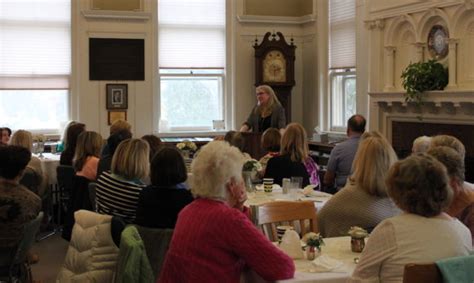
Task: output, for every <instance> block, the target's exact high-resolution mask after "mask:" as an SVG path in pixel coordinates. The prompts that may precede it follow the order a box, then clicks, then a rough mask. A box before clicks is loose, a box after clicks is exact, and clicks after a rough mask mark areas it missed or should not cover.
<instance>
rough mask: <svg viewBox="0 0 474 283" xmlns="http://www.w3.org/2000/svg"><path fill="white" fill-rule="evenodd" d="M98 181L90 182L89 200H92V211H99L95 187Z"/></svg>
mask: <svg viewBox="0 0 474 283" xmlns="http://www.w3.org/2000/svg"><path fill="white" fill-rule="evenodd" d="M96 185H97V183H95V182H90V183H89V200H90V202H91V206H92V211H97V205H96V203H95V187H96Z"/></svg>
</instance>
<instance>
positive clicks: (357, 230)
mask: <svg viewBox="0 0 474 283" xmlns="http://www.w3.org/2000/svg"><path fill="white" fill-rule="evenodd" d="M347 233H348V234H349V236H351V237H352V238H365V237H367V236H368V235H369V233H368V232H367V230H365V229H364V228H361V227H359V226H353V227H351V228H350V229H349V232H347Z"/></svg>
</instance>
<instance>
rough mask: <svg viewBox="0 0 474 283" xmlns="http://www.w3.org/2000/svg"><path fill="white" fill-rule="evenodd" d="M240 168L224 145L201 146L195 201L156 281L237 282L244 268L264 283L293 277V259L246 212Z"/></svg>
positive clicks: (238, 156)
mask: <svg viewBox="0 0 474 283" xmlns="http://www.w3.org/2000/svg"><path fill="white" fill-rule="evenodd" d="M243 164H244V157H243V154H242V153H241V152H240V151H239V149H238V148H236V147H234V146H231V145H229V144H228V143H227V142H223V141H213V142H210V143H209V144H207V145H205V146H203V147H202V148H201V150H200V152H199V154H198V155H197V157H196V158H195V159H194V160H193V163H192V165H191V167H192V172H193V181H192V182H191V188H192V189H191V191H192V193H193V195H194V196H195V198H196V199H195V200H194V201H193V202H192V203H191V204H189V205H187V206H186V207H185V208H184V209H183V210H181V212H180V214H179V216H178V221H177V223H176V226H175V229H174V233H173V239H172V240H171V244H170V248H169V250H168V253H167V255H166V259H165V263H164V266H163V269H162V271H161V276H160V279H159V281H158V282H239V280H240V273H241V272H242V270H243V267H244V266H248V267H250V268H251V269H253V270H254V271H255V272H256V273H258V274H259V275H260V276H261V277H262V278H263V279H264V280H266V281H276V280H283V279H289V278H292V277H293V274H294V271H295V267H294V264H293V260H292V259H291V258H290V257H288V256H287V255H286V254H284V253H283V252H282V251H280V250H279V249H278V248H277V247H276V246H274V245H273V244H272V243H271V242H270V241H269V240H268V239H267V238H266V237H265V236H264V235H263V234H262V233H261V232H260V231H259V230H257V228H256V227H255V226H254V225H253V223H252V222H251V221H250V219H249V218H248V216H247V215H246V214H245V212H246V211H247V209H246V208H245V207H244V205H243V204H244V202H245V200H246V199H247V195H246V193H245V187H244V182H243V179H242V166H243ZM183 266H184V267H185V268H183Z"/></svg>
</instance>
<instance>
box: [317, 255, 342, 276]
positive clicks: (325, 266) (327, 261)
mask: <svg viewBox="0 0 474 283" xmlns="http://www.w3.org/2000/svg"><path fill="white" fill-rule="evenodd" d="M311 264H312V265H313V268H312V270H314V272H329V271H332V270H335V269H338V268H339V267H341V266H342V265H343V262H342V261H340V260H337V259H335V258H332V257H330V256H328V255H320V256H318V257H317V258H316V259H314V260H313V261H312V262H311Z"/></svg>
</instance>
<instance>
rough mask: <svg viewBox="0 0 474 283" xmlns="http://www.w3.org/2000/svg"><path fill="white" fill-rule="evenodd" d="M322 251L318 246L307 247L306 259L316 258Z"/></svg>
mask: <svg viewBox="0 0 474 283" xmlns="http://www.w3.org/2000/svg"><path fill="white" fill-rule="evenodd" d="M320 253H321V251H320V250H319V249H318V248H317V247H311V246H309V247H306V259H307V260H314V259H315V258H317V257H318V256H319V254H320Z"/></svg>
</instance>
